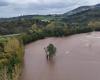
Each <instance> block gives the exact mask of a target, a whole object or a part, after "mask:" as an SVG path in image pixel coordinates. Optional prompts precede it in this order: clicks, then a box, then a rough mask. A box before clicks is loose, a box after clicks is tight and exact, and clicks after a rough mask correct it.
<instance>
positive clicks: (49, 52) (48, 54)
mask: <svg viewBox="0 0 100 80" xmlns="http://www.w3.org/2000/svg"><path fill="white" fill-rule="evenodd" d="M44 49H45V52H46V57H47V59H49V58H51V57H53V56H54V55H55V53H56V47H55V46H54V45H53V44H49V45H48V46H47V48H44Z"/></svg>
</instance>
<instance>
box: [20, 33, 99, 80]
mask: <svg viewBox="0 0 100 80" xmlns="http://www.w3.org/2000/svg"><path fill="white" fill-rule="evenodd" d="M49 43H52V44H54V45H55V46H56V48H57V52H56V56H55V57H54V58H53V59H52V60H50V61H47V59H46V56H45V54H46V53H45V51H44V47H46V46H47V45H48V44H49ZM21 80H100V32H92V33H85V34H77V35H73V36H69V37H62V38H46V39H42V40H38V41H36V42H33V43H31V44H29V45H27V46H26V47H25V57H24V68H23V73H22V76H21Z"/></svg>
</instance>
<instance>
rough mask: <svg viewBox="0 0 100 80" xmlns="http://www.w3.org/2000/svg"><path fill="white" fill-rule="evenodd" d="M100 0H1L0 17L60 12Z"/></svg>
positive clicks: (96, 2)
mask: <svg viewBox="0 0 100 80" xmlns="http://www.w3.org/2000/svg"><path fill="white" fill-rule="evenodd" d="M99 3H100V0H0V17H13V16H20V15H32V14H44V15H45V14H60V13H65V12H67V11H70V10H72V9H74V8H77V7H79V6H84V5H94V4H99Z"/></svg>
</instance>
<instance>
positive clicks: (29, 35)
mask: <svg viewBox="0 0 100 80" xmlns="http://www.w3.org/2000/svg"><path fill="white" fill-rule="evenodd" d="M93 26H94V24H93V25H92V24H90V23H89V25H88V26H85V27H80V26H75V27H74V26H73V27H69V26H68V25H67V24H66V23H63V22H59V21H58V22H57V21H52V22H50V23H49V24H48V25H47V26H45V27H38V25H36V24H33V25H32V27H31V29H30V30H28V31H27V32H26V33H23V34H22V38H23V40H24V43H29V42H32V41H36V40H38V39H43V38H45V37H62V36H68V35H71V34H76V33H86V32H91V31H93V30H94V27H93ZM96 29H97V30H99V29H100V28H99V27H95V30H96Z"/></svg>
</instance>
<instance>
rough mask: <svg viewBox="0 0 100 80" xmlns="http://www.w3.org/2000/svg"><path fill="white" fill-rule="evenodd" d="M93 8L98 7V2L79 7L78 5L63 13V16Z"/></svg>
mask: <svg viewBox="0 0 100 80" xmlns="http://www.w3.org/2000/svg"><path fill="white" fill-rule="evenodd" d="M95 8H100V4H97V5H92V6H81V7H78V8H76V9H74V10H72V11H69V12H67V13H64V16H69V15H74V14H77V13H81V12H84V11H88V10H92V9H95Z"/></svg>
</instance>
